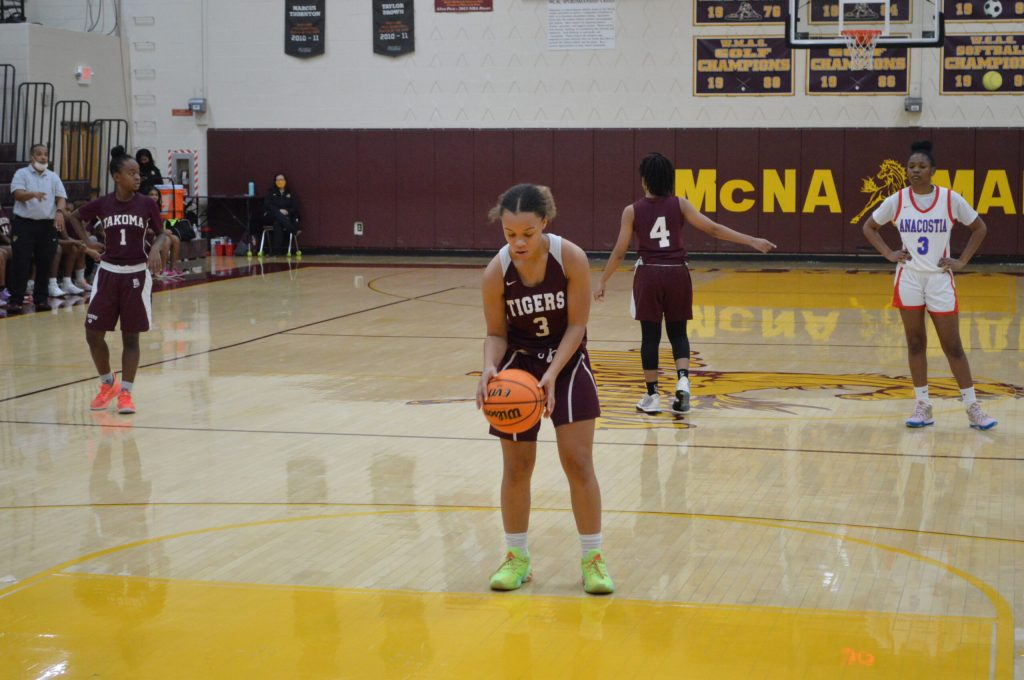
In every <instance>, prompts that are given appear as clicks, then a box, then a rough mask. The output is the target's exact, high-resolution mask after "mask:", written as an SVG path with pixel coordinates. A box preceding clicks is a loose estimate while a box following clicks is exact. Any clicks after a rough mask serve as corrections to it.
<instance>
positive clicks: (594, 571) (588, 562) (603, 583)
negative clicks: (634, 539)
mask: <svg viewBox="0 0 1024 680" xmlns="http://www.w3.org/2000/svg"><path fill="white" fill-rule="evenodd" d="M582 566H583V590H585V591H587V592H588V593H592V594H594V595H606V594H608V593H614V592H615V584H614V583H612V577H611V576H609V575H608V565H606V564H605V562H604V558H603V557H602V556H601V551H600V550H589V551H587V554H586V555H585V556H584V557H583V564H582Z"/></svg>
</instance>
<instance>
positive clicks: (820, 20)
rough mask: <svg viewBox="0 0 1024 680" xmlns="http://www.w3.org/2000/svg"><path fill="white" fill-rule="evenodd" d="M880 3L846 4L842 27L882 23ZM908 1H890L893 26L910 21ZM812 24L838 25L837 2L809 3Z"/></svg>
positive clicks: (890, 18)
mask: <svg viewBox="0 0 1024 680" xmlns="http://www.w3.org/2000/svg"><path fill="white" fill-rule="evenodd" d="M884 4H885V3H882V2H858V3H856V4H850V3H847V4H846V13H845V15H844V16H843V25H846V24H857V23H865V22H868V23H877V22H881V21H884V20H885V19H884V15H883V14H882V13H883V12H884V11H885V8H884V6H883V5H884ZM910 18H911V17H910V0H892V1H891V2H890V3H889V21H890V22H891V23H894V24H899V23H904V24H905V23H907V22H909V21H910ZM811 23H812V24H837V23H839V2H838V0H827V1H826V2H812V3H811Z"/></svg>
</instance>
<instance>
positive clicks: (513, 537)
mask: <svg viewBox="0 0 1024 680" xmlns="http://www.w3.org/2000/svg"><path fill="white" fill-rule="evenodd" d="M529 533H530V532H529V531H524V532H523V533H521V534H505V545H506V546H507V547H509V548H519V549H520V550H522V551H523V552H524V553H526V554H527V555H529V554H530V551H529V550H527V549H526V537H527V536H528V535H529Z"/></svg>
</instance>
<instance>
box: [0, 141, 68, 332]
mask: <svg viewBox="0 0 1024 680" xmlns="http://www.w3.org/2000/svg"><path fill="white" fill-rule="evenodd" d="M29 153H30V154H31V156H32V162H31V163H30V164H29V165H28V166H27V167H24V168H20V169H19V170H18V171H17V172H15V173H14V178H13V179H11V192H12V193H13V194H14V220H13V225H12V230H11V242H12V244H11V245H12V248H13V250H14V255H13V260H12V262H11V270H10V275H9V277H8V278H9V279H10V286H9V287H10V291H11V299H10V302H9V303H8V305H7V311H8V313H15V314H16V313H18V312H20V311H21V305H22V300H23V299H24V297H25V287H26V284H27V283H28V277H29V274H30V273H31V271H32V264H33V262H34V263H35V265H36V278H35V282H36V285H35V291H33V301H34V302H35V307H36V309H37V310H47V309H49V308H50V306H49V305H48V304H47V303H46V300H47V274H48V273H49V271H50V263H51V262H52V261H53V256H54V254H55V253H56V252H57V234H58V231H64V210H65V209H66V207H67V200H66V199H67V197H68V194H67V192H66V191H65V190H64V183H63V182H61V181H60V177H58V176H57V174H56V173H55V172H53V171H52V170H50V169H49V165H48V164H49V161H50V152H49V150H48V149H47V148H46V146H44V145H43V144H36V145H34V146H33V147H32V149H31V151H30V152H29Z"/></svg>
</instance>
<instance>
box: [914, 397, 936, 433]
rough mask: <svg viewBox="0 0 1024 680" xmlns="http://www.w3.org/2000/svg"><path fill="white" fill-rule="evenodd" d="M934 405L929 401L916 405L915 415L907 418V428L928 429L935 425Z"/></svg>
mask: <svg viewBox="0 0 1024 680" xmlns="http://www.w3.org/2000/svg"><path fill="white" fill-rule="evenodd" d="M934 424H935V420H934V419H933V418H932V405H931V404H930V403H928V402H927V401H919V402H917V403H916V404H915V405H914V413H913V414H912V415H911V416H910V417H909V418H907V427H926V426H928V425H934Z"/></svg>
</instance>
